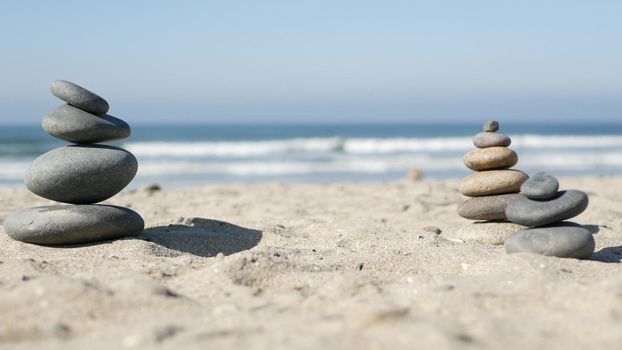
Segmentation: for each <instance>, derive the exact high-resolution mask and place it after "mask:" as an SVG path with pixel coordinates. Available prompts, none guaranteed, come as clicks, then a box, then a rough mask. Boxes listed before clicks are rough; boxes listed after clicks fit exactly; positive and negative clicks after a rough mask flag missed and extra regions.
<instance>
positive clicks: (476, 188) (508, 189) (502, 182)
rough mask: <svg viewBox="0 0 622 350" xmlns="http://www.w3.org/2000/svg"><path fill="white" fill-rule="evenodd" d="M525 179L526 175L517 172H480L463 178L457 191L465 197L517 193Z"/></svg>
mask: <svg viewBox="0 0 622 350" xmlns="http://www.w3.org/2000/svg"><path fill="white" fill-rule="evenodd" d="M527 178H528V176H527V174H525V173H523V172H522V171H519V170H490V171H480V172H475V173H473V174H471V175H469V176H466V177H465V178H463V179H462V181H461V182H460V187H459V190H460V193H462V194H463V195H465V196H467V197H480V196H489V195H493V194H505V193H518V191H519V190H520V186H521V185H522V184H523V182H525V181H526V180H527Z"/></svg>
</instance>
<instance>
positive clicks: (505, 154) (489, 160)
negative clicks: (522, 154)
mask: <svg viewBox="0 0 622 350" xmlns="http://www.w3.org/2000/svg"><path fill="white" fill-rule="evenodd" d="M463 160H464V165H466V166H467V167H468V168H469V169H472V170H475V171H482V170H493V169H507V168H511V167H513V166H514V165H516V163H518V156H517V155H516V152H514V151H512V150H511V149H509V148H505V147H488V148H481V149H477V150H475V151H471V152H469V153H467V154H465V155H464V159H463Z"/></svg>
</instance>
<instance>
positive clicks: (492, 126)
mask: <svg viewBox="0 0 622 350" xmlns="http://www.w3.org/2000/svg"><path fill="white" fill-rule="evenodd" d="M483 130H484V131H488V132H495V131H497V130H499V122H498V121H496V120H488V121H486V122H485V123H484V128H483Z"/></svg>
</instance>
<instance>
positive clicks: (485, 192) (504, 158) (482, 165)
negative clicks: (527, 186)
mask: <svg viewBox="0 0 622 350" xmlns="http://www.w3.org/2000/svg"><path fill="white" fill-rule="evenodd" d="M511 142H512V141H511V139H510V138H509V137H508V136H506V135H504V134H502V133H501V132H499V123H498V122H497V121H487V122H486V123H484V127H483V132H480V133H479V134H477V135H475V137H474V138H473V144H474V145H475V147H477V149H476V150H474V151H471V152H469V153H467V154H465V155H464V158H463V160H464V165H465V166H466V167H468V168H469V169H471V170H473V171H474V173H472V174H471V175H469V176H467V177H465V178H464V179H462V182H461V183H460V188H459V190H460V193H462V194H463V195H464V196H467V197H471V198H470V199H467V200H466V201H464V202H462V203H461V204H460V205H458V214H459V215H460V216H462V217H464V218H466V219H470V220H484V221H504V220H506V219H507V217H506V214H505V210H506V208H507V206H508V205H509V204H510V202H512V201H513V200H514V199H516V198H517V197H518V196H519V194H518V192H519V190H520V187H521V185H522V184H523V182H525V181H526V180H527V178H528V176H527V175H526V174H525V173H523V172H522V171H519V170H513V169H510V168H511V167H513V166H514V165H516V163H517V162H518V156H517V155H516V153H515V152H514V151H512V150H511V149H509V148H507V147H508V146H509V145H510V144H511Z"/></svg>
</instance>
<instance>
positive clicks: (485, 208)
mask: <svg viewBox="0 0 622 350" xmlns="http://www.w3.org/2000/svg"><path fill="white" fill-rule="evenodd" d="M519 196H520V194H518V193H512V194H501V195H496V196H484V197H475V198H470V199H467V200H466V201H464V202H462V203H460V204H459V205H458V215H460V216H462V217H463V218H465V219H470V220H505V219H506V216H505V209H506V208H507V207H508V205H509V204H510V202H512V201H513V200H515V199H516V198H517V197H519Z"/></svg>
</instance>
